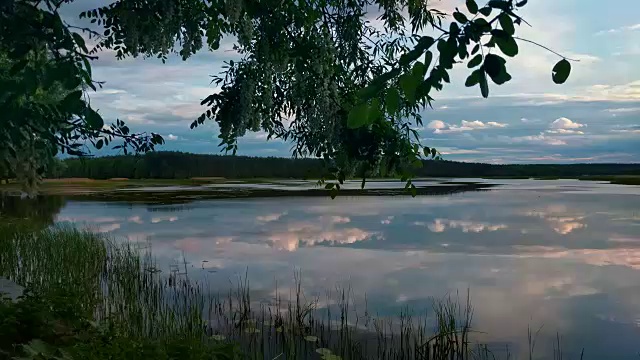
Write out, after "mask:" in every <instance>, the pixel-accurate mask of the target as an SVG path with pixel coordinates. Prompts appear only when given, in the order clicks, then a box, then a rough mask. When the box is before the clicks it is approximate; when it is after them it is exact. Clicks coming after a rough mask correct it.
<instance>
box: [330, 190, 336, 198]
mask: <svg viewBox="0 0 640 360" xmlns="http://www.w3.org/2000/svg"><path fill="white" fill-rule="evenodd" d="M330 194H331V198H332V199H335V198H336V196H338V188H335V187H334V188H333V189H331V192H330Z"/></svg>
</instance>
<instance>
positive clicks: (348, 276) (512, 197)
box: [58, 181, 640, 358]
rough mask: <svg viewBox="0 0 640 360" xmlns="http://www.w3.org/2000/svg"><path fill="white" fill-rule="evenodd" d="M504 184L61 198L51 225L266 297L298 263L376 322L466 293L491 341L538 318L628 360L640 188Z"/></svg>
mask: <svg viewBox="0 0 640 360" xmlns="http://www.w3.org/2000/svg"><path fill="white" fill-rule="evenodd" d="M501 182H502V181H501ZM507 183H508V185H507V186H505V187H502V188H499V189H497V190H493V191H488V192H474V193H464V194H458V195H454V196H438V197H418V198H413V199H412V198H409V197H365V198H355V197H349V198H348V197H338V198H337V199H336V200H330V199H328V198H327V199H325V198H274V199H243V200H214V201H200V202H194V203H192V204H189V206H187V207H184V209H183V210H180V209H178V210H176V209H175V208H172V207H169V206H158V205H154V206H146V205H139V204H113V203H111V204H108V205H105V204H101V203H91V202H69V203H68V204H67V206H66V207H65V208H64V209H63V210H62V212H61V213H60V215H59V218H58V219H59V221H76V222H80V223H86V224H88V225H90V226H91V227H92V228H96V229H98V230H99V231H104V232H109V233H110V234H113V235H114V236H120V237H126V238H128V239H129V240H131V241H145V240H149V241H150V242H151V244H152V248H153V252H154V254H155V256H157V257H158V260H159V262H160V264H163V263H164V264H168V263H169V262H171V261H173V260H174V259H177V258H178V257H179V256H181V254H182V253H183V252H184V254H185V257H186V259H187V260H189V261H190V262H191V264H192V265H193V266H194V267H195V268H199V267H201V262H202V261H204V260H206V261H207V262H206V263H204V264H203V265H204V266H203V267H205V268H215V269H217V272H216V273H210V272H208V271H203V273H204V274H205V275H206V276H207V277H208V279H209V281H210V283H212V284H213V285H214V286H215V285H219V286H224V287H226V286H228V280H229V278H235V277H236V276H237V274H244V271H245V269H246V268H247V267H248V268H249V277H250V281H251V287H252V289H253V290H256V291H261V292H262V293H268V292H269V290H270V289H272V287H273V286H274V284H275V282H276V281H277V282H278V284H290V282H291V280H292V278H293V273H294V270H295V269H301V270H302V272H303V277H304V285H305V287H306V288H307V289H309V290H310V291H316V292H319V293H323V291H324V290H325V289H333V288H334V287H335V285H336V284H345V283H350V284H351V285H352V287H353V290H354V292H355V293H356V294H361V295H359V296H360V297H361V298H362V296H363V295H364V294H365V293H366V294H367V298H368V303H369V308H370V309H371V310H374V311H375V312H376V313H378V314H380V315H381V316H390V315H393V314H396V313H397V312H399V311H400V309H401V308H402V307H404V306H410V307H413V308H416V309H417V310H421V309H422V307H424V306H425V304H426V303H427V299H428V298H429V297H430V296H442V295H444V294H446V293H451V292H455V291H457V290H461V291H466V289H467V288H470V289H471V297H472V303H473V305H474V320H475V323H476V327H477V328H478V329H479V330H482V331H485V332H487V333H488V334H490V337H491V338H495V339H499V340H504V341H516V340H523V339H524V338H525V337H526V331H527V325H531V326H532V327H539V326H540V325H542V324H544V328H545V329H546V330H547V335H549V336H551V335H553V336H555V331H558V332H560V334H562V335H564V338H565V347H566V346H574V347H576V348H581V347H582V346H585V347H587V348H586V349H585V353H586V354H590V355H591V358H598V357H602V356H605V355H606V357H607V358H611V357H612V356H614V355H616V356H617V355H618V354H620V358H624V357H622V354H629V356H630V358H635V357H633V356H636V355H635V354H637V352H638V350H640V349H639V348H638V347H637V339H638V336H640V205H639V204H640V203H639V202H638V200H640V189H639V188H636V187H620V186H612V185H604V184H595V183H585V182H577V181H561V182H550V181H544V182H532V181H523V182H522V183H521V184H522V186H520V187H518V185H517V184H518V183H517V182H514V181H510V182H507ZM164 210H166V211H164ZM207 270H208V269H207ZM191 274H194V271H192V272H191ZM203 276H204V275H203ZM285 286H286V285H285ZM540 346H542V345H540ZM612 351H615V353H611V352H612ZM632 355H633V356H632Z"/></svg>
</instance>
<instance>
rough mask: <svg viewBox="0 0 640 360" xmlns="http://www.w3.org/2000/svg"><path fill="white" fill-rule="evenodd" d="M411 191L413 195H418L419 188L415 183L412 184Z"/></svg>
mask: <svg viewBox="0 0 640 360" xmlns="http://www.w3.org/2000/svg"><path fill="white" fill-rule="evenodd" d="M409 191H410V192H411V196H412V197H416V195H418V189H416V186H415V185H413V184H411V188H410V189H409Z"/></svg>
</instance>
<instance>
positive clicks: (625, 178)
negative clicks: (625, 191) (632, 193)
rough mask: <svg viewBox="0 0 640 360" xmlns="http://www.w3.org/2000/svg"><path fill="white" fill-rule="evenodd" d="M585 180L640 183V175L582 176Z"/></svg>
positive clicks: (581, 178)
mask: <svg viewBox="0 0 640 360" xmlns="http://www.w3.org/2000/svg"><path fill="white" fill-rule="evenodd" d="M578 179H579V180H583V181H608V182H609V183H611V184H616V185H640V175H611V176H582V177H580V178H578Z"/></svg>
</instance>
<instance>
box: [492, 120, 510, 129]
mask: <svg viewBox="0 0 640 360" xmlns="http://www.w3.org/2000/svg"><path fill="white" fill-rule="evenodd" d="M487 125H488V126H489V127H498V128H503V127H507V124H503V123H499V122H495V121H489V122H488V123H487Z"/></svg>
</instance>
